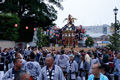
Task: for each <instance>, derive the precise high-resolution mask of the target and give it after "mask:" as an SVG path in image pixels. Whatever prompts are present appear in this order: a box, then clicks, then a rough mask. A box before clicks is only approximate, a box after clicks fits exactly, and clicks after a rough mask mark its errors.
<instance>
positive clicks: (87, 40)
mask: <svg viewBox="0 0 120 80" xmlns="http://www.w3.org/2000/svg"><path fill="white" fill-rule="evenodd" d="M85 45H86V46H89V47H92V46H93V45H94V41H93V38H92V37H88V38H87V39H86V41H85Z"/></svg>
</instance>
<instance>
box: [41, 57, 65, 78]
mask: <svg viewBox="0 0 120 80" xmlns="http://www.w3.org/2000/svg"><path fill="white" fill-rule="evenodd" d="M53 63H54V59H53V57H52V56H47V57H46V66H45V67H43V68H42V70H41V75H40V77H39V80H65V77H64V75H63V72H62V70H61V68H60V67H59V66H57V65H55V64H53Z"/></svg>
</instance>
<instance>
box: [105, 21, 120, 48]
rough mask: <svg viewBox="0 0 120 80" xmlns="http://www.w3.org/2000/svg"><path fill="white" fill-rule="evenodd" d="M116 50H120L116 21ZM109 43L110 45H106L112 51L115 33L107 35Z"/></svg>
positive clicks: (118, 28)
mask: <svg viewBox="0 0 120 80" xmlns="http://www.w3.org/2000/svg"><path fill="white" fill-rule="evenodd" d="M111 26H113V27H114V26H115V23H111ZM116 29H117V31H116V49H117V50H120V34H119V32H120V31H119V30H120V22H119V21H117V22H116ZM109 38H110V39H109V41H110V42H111V44H109V45H107V46H108V47H110V49H112V50H114V48H115V33H113V34H112V35H109Z"/></svg>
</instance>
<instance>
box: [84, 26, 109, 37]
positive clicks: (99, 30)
mask: <svg viewBox="0 0 120 80" xmlns="http://www.w3.org/2000/svg"><path fill="white" fill-rule="evenodd" d="M83 28H85V30H86V31H87V33H90V32H92V33H95V34H96V33H102V34H105V35H109V34H111V33H110V26H109V25H106V24H104V25H97V26H83Z"/></svg>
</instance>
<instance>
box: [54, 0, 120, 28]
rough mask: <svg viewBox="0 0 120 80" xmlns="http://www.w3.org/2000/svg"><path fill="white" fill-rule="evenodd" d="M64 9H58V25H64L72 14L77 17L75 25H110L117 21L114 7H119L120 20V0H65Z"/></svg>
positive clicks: (119, 15)
mask: <svg viewBox="0 0 120 80" xmlns="http://www.w3.org/2000/svg"><path fill="white" fill-rule="evenodd" d="M62 5H63V7H64V10H59V9H57V10H58V14H57V16H58V19H57V20H56V21H55V23H56V24H57V26H59V27H63V26H64V25H65V24H66V23H67V21H65V22H64V23H63V20H64V19H65V18H67V17H68V15H69V14H71V15H72V16H73V17H74V18H77V20H76V21H75V23H74V24H75V25H76V26H78V25H80V24H81V25H83V26H90V25H93V26H94V25H102V24H108V25H110V24H111V23H112V22H114V21H115V19H114V12H113V9H114V8H115V6H116V7H117V8H118V9H119V10H118V14H117V19H118V20H119V21H120V0H63V2H62Z"/></svg>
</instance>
